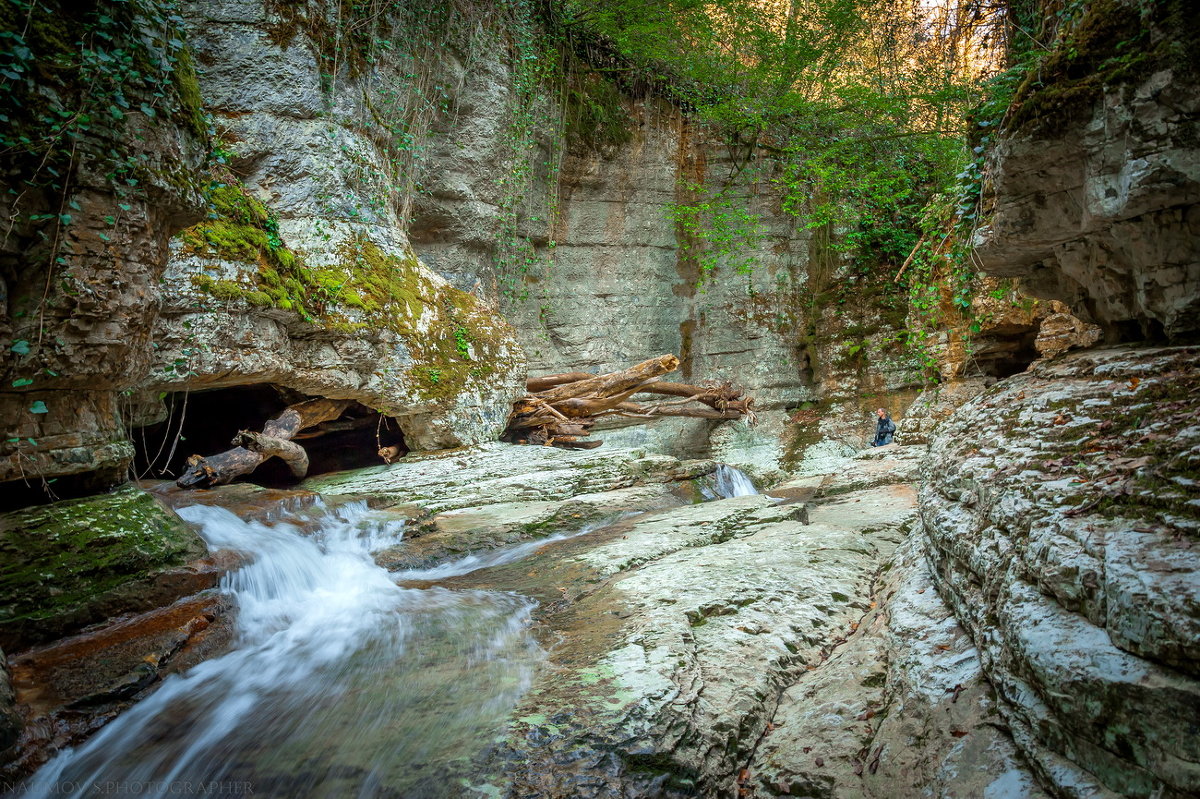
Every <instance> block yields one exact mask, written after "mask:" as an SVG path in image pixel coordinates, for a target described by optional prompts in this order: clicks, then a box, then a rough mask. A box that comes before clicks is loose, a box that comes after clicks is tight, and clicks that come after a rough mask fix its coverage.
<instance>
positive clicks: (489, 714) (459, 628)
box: [23, 465, 757, 797]
mask: <svg viewBox="0 0 1200 799" xmlns="http://www.w3.org/2000/svg"><path fill="white" fill-rule="evenodd" d="M753 493H757V492H756V491H755V489H754V485H753V483H751V482H750V480H749V478H747V477H746V475H744V474H742V473H741V472H739V471H738V470H736V469H733V468H731V467H728V466H724V465H722V466H721V467H720V468H719V469H718V470H717V472H716V473H715V474H714V476H713V483H712V488H711V489H705V494H706V495H707V496H708V498H710V499H716V498H729V497H735V496H744V495H746V494H753ZM281 509H282V511H283V512H282V514H281V515H282V517H283V518H282V519H281V520H279V521H277V522H274V523H272V524H263V523H260V522H248V521H243V520H241V519H239V518H238V517H237V516H235V515H234V514H233V513H231V512H230V511H228V510H225V509H224V508H219V507H207V506H193V507H188V508H184V509H182V510H181V511H180V512H179V513H180V515H181V516H182V517H183V518H184V519H186V520H187V521H189V522H191V523H193V524H195V525H196V526H197V527H198V529H199V530H200V534H201V535H202V536H203V537H204V539H205V541H206V542H207V543H208V546H209V549H210V550H213V551H215V550H218V549H232V550H237V551H240V552H243V553H245V554H246V555H247V556H248V563H247V565H245V566H243V567H242V568H240V569H238V570H237V571H234V572H231V573H229V574H227V575H226V576H225V577H224V578H223V580H222V585H221V587H222V590H223V591H225V592H226V593H228V594H230V595H231V596H232V597H233V598H234V600H235V601H236V604H237V609H238V610H237V620H236V624H237V638H236V640H235V642H234V644H233V646H232V648H231V651H229V652H228V653H227V654H225V655H223V656H221V657H218V658H214V659H212V660H209V661H206V662H203V663H201V664H199V665H197V666H196V667H194V668H192V669H191V670H189V671H187V672H186V673H184V674H181V675H172V676H170V677H168V678H167V679H165V680H164V681H163V683H162V685H161V686H160V687H159V688H158V690H157V691H155V692H154V693H152V694H151V695H150V696H149V697H147V698H146V699H143V700H142V701H140V702H139V703H138V704H136V705H135V706H133V707H132V708H130V709H129V710H127V711H126V712H125V713H123V714H122V715H120V716H118V717H117V718H116V719H115V720H114V721H112V722H111V723H109V724H108V725H107V726H105V727H104V728H103V729H102V730H101V731H100V732H98V733H97V734H96V735H94V736H93V737H92V738H90V739H89V740H88V741H87V742H85V743H84V744H82V745H81V746H79V747H78V748H76V749H68V750H65V751H63V752H62V753H60V754H59V755H58V756H57V757H55V758H54V759H53V760H51V761H50V762H49V763H47V764H46V766H44V767H43V768H42V769H41V770H39V771H38V772H37V773H36V774H35V775H34V776H33V777H32V778H31V779H30V780H29V781H28V783H27V784H26V785H25V786H23V793H24V794H25V795H30V796H62V795H71V794H76V795H78V794H85V793H91V794H98V793H104V794H114V793H136V794H142V795H158V796H164V795H175V794H181V793H182V794H187V793H207V794H214V793H215V794H219V795H251V794H256V795H260V796H264V795H265V796H304V797H347V796H355V797H366V796H392V797H443V796H447V797H448V796H460V795H463V794H464V784H463V776H462V775H464V774H469V773H471V771H472V769H471V763H472V761H474V760H475V759H476V758H478V757H479V756H480V755H481V754H483V753H484V752H485V751H486V750H487V749H488V747H489V745H490V744H492V743H493V742H494V741H495V740H496V739H497V736H498V735H500V734H501V733H502V730H503V725H504V722H505V720H506V717H507V714H508V712H509V710H510V709H511V708H512V707H513V705H514V704H515V703H516V701H517V700H518V699H519V697H520V696H521V694H522V693H524V691H525V690H526V689H527V688H528V686H529V685H530V683H531V681H532V678H533V674H534V672H535V670H536V669H537V667H538V665H539V664H540V663H541V662H542V661H543V659H544V653H543V652H542V650H541V649H540V648H539V647H538V645H537V644H536V642H535V641H534V639H533V637H532V635H531V633H530V630H529V625H530V620H531V613H532V610H533V608H534V602H533V601H532V600H530V599H528V598H526V597H523V596H519V595H516V594H511V593H504V592H500V591H481V590H466V591H462V590H455V591H452V590H448V589H445V588H439V587H433V588H406V587H402V586H401V585H398V584H397V583H398V582H403V581H411V580H440V579H446V578H449V577H454V576H458V575H462V574H467V573H469V572H472V571H475V570H478V569H483V568H488V567H492V566H497V565H500V564H504V563H511V562H514V561H517V560H520V559H522V558H524V557H527V556H528V555H530V554H531V553H533V552H534V551H535V550H537V549H539V548H541V547H543V546H546V545H547V544H549V543H552V542H554V541H558V540H562V539H565V538H570V537H574V536H578V535H584V534H586V533H588V532H590V531H592V530H595V529H596V528H598V527H601V526H604V525H606V524H611V523H612V522H613V521H614V520H615V519H608V520H606V521H604V522H601V523H597V524H594V525H591V526H589V527H585V528H584V529H582V530H580V531H578V532H575V533H560V534H557V535H552V536H548V537H546V538H542V539H539V540H536V541H530V542H526V543H522V544H518V545H516V546H512V547H508V548H505V549H500V550H495V551H492V552H487V553H484V554H478V555H467V556H466V557H463V558H461V559H459V560H456V561H452V562H449V563H445V564H442V565H439V566H436V567H433V568H430V569H423V570H409V571H402V572H396V573H393V574H389V573H388V572H387V571H386V570H384V569H383V568H381V567H379V566H378V565H376V563H375V561H374V560H373V559H372V553H373V552H376V551H379V550H382V549H386V548H389V547H393V546H395V545H397V544H399V543H400V541H401V539H402V538H403V532H404V526H403V522H400V521H397V520H395V518H394V517H391V516H389V515H388V514H386V513H385V512H379V511H371V510H369V509H368V508H367V506H366V503H365V502H354V503H348V504H345V505H341V506H338V507H336V508H329V507H326V506H325V505H324V504H318V505H317V506H316V507H315V508H314V509H311V510H309V511H304V512H300V511H297V510H295V509H292V510H288V509H287V508H286V506H284V505H281ZM313 512H315V513H316V514H317V518H316V520H315V527H314V524H313V522H312V520H311V519H309V520H304V519H302V516H301V513H308V514H311V513H313Z"/></svg>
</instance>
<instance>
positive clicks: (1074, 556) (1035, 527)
mask: <svg viewBox="0 0 1200 799" xmlns="http://www.w3.org/2000/svg"><path fill="white" fill-rule="evenodd" d="M1198 366H1200V353H1198V352H1197V351H1196V350H1195V349H1194V348H1165V349H1133V348H1120V349H1099V350H1093V351H1090V352H1081V353H1072V354H1067V355H1064V356H1061V357H1059V358H1057V359H1055V360H1053V361H1047V362H1041V363H1038V364H1035V365H1034V366H1033V367H1032V368H1031V369H1030V370H1029V371H1028V372H1027V373H1025V374H1021V375H1017V376H1015V377H1012V378H1009V379H1007V380H1005V381H1002V382H1000V383H998V384H996V385H995V386H993V387H992V388H991V389H989V390H988V391H986V392H984V393H982V394H980V395H979V396H977V397H976V398H974V399H973V400H971V401H969V402H968V403H966V404H965V405H963V406H962V407H961V408H959V409H958V410H957V411H956V412H955V413H954V414H953V415H952V416H951V417H950V418H949V419H948V420H946V421H945V422H943V423H942V425H941V427H940V428H939V429H938V431H937V433H936V434H935V436H934V438H933V440H932V442H931V444H930V447H929V453H928V456H927V458H926V460H925V463H924V466H923V485H922V489H921V496H920V507H921V518H922V523H923V529H924V534H925V536H926V539H927V541H928V544H929V551H930V558H931V560H932V562H933V564H934V574H935V579H936V582H937V584H938V587H939V589H940V591H941V592H942V594H943V596H945V597H946V599H947V601H948V603H949V604H950V606H951V607H952V608H953V609H954V612H955V614H956V615H957V617H958V618H959V620H960V622H961V623H962V625H963V626H964V628H965V629H966V630H967V631H968V632H969V633H970V635H971V637H972V639H973V640H974V642H975V644H976V645H977V646H978V647H979V651H980V659H981V663H982V666H983V670H984V672H985V673H986V675H987V677H988V679H989V680H990V681H991V683H992V684H993V685H994V686H995V687H996V690H997V694H998V697H999V703H998V707H999V709H1000V711H1001V714H1002V716H1003V717H1004V718H1005V720H1006V721H1007V722H1008V723H1009V725H1010V726H1011V728H1012V731H1013V736H1014V739H1015V740H1016V742H1017V744H1018V746H1019V748H1020V749H1021V750H1022V752H1023V753H1024V755H1025V756H1026V757H1027V758H1028V759H1029V760H1030V762H1031V763H1032V764H1033V765H1034V766H1035V767H1036V769H1037V771H1038V772H1039V774H1040V776H1041V778H1042V779H1043V780H1044V781H1045V782H1047V783H1048V784H1049V785H1052V786H1054V788H1055V790H1056V791H1058V792H1061V793H1063V794H1064V795H1072V796H1074V795H1089V796H1091V795H1097V796H1109V795H1128V796H1180V797H1182V796H1190V795H1194V794H1195V793H1196V792H1197V791H1198V790H1200V770H1198V769H1197V766H1196V764H1197V762H1200V750H1198V749H1197V741H1198V739H1197V737H1196V735H1195V728H1196V724H1197V722H1198V721H1200V680H1198V679H1197V678H1198V677H1200V672H1198V671H1197V667H1196V664H1197V662H1198V661H1197V655H1198V654H1200V653H1198V652H1197V650H1196V647H1197V642H1198V641H1200V546H1197V539H1196V535H1197V531H1198V530H1200V518H1198V514H1197V508H1196V502H1197V484H1196V481H1195V472H1196V467H1197V465H1198V460H1197V451H1198V450H1197V445H1198V444H1200V427H1197V425H1196V421H1195V420H1196V412H1197V407H1198V404H1197V403H1198V399H1197V398H1200V391H1198V390H1197V389H1198V388H1200V386H1198V385H1197V379H1198V378H1197V375H1200V370H1198V368H1197V367H1198Z"/></svg>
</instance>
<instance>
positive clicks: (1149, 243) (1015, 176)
mask: <svg viewBox="0 0 1200 799" xmlns="http://www.w3.org/2000/svg"><path fill="white" fill-rule="evenodd" d="M1172 8H1175V6H1174V5H1173V4H1166V3H1164V4H1156V5H1155V6H1154V15H1152V16H1151V17H1150V18H1149V19H1147V18H1144V17H1141V16H1139V12H1138V11H1137V8H1136V7H1135V6H1134V5H1133V4H1129V5H1128V6H1126V5H1124V4H1121V3H1114V4H1106V5H1103V6H1096V7H1095V11H1094V13H1092V14H1091V15H1090V17H1085V19H1084V21H1083V22H1082V28H1083V31H1084V33H1081V34H1079V39H1080V40H1081V41H1091V43H1092V44H1091V45H1090V46H1091V47H1094V48H1101V47H1104V46H1105V45H1107V46H1110V47H1111V46H1115V45H1116V44H1117V42H1118V41H1120V40H1121V39H1123V38H1124V39H1131V40H1132V39H1140V40H1141V41H1142V42H1144V44H1142V45H1140V46H1142V47H1145V48H1146V49H1147V50H1150V49H1151V48H1153V50H1154V52H1153V53H1150V54H1147V55H1145V56H1143V57H1142V58H1141V64H1142V65H1143V66H1139V67H1138V68H1136V69H1135V70H1133V74H1132V76H1128V75H1120V76H1119V77H1116V78H1109V77H1108V76H1107V75H1106V74H1098V75H1095V76H1093V75H1091V74H1089V75H1088V76H1087V77H1084V78H1082V79H1081V80H1073V81H1072V80H1068V78H1066V77H1061V76H1060V77H1055V75H1054V73H1053V71H1051V72H1050V74H1048V75H1047V76H1046V77H1045V78H1044V81H1045V83H1046V86H1045V87H1043V88H1041V89H1039V90H1037V91H1036V92H1030V93H1027V96H1023V97H1021V98H1019V99H1020V100H1021V103H1022V105H1023V106H1026V107H1028V108H1029V109H1031V110H1030V111H1029V112H1028V117H1029V119H1028V120H1025V121H1023V122H1022V121H1021V120H1022V117H1021V116H1020V113H1021V112H1020V110H1018V111H1017V112H1016V113H1017V115H1018V116H1017V120H1018V122H1020V124H1017V125H1016V126H1015V129H1013V130H1009V131H1006V132H1003V135H1002V137H1001V138H1000V140H999V143H998V144H997V145H996V148H995V154H994V158H993V164H992V169H991V173H992V175H993V176H994V195H995V213H994V216H993V218H992V221H991V225H990V227H989V228H985V229H984V230H983V231H981V236H980V241H979V242H978V244H979V246H978V247H977V249H976V254H977V255H978V257H979V258H980V260H981V262H982V265H983V268H984V270H985V271H987V272H988V273H990V274H993V275H998V276H1015V277H1020V278H1022V281H1023V282H1024V283H1025V285H1026V286H1027V287H1028V288H1029V289H1030V290H1031V291H1032V292H1034V294H1035V295H1037V296H1042V297H1050V298H1057V299H1060V300H1064V301H1066V302H1067V303H1069V304H1070V305H1071V307H1072V308H1074V309H1075V310H1076V311H1077V312H1081V313H1083V314H1086V315H1087V316H1088V317H1090V319H1091V320H1092V321H1094V322H1096V323H1097V324H1099V325H1101V326H1102V327H1103V328H1104V331H1105V335H1106V337H1107V339H1108V340H1110V341H1114V340H1134V339H1140V338H1146V337H1150V338H1160V339H1161V337H1163V336H1165V337H1167V338H1168V339H1171V340H1180V341H1183V340H1190V339H1194V338H1195V337H1196V335H1197V334H1198V333H1200V245H1198V244H1197V242H1200V209H1198V207H1197V203H1198V202H1200V148H1198V147H1197V145H1196V133H1197V125H1198V121H1197V120H1198V115H1200V96H1198V95H1197V92H1196V91H1195V86H1196V83H1195V66H1194V64H1190V63H1189V59H1194V55H1191V54H1190V53H1189V54H1187V55H1181V54H1180V53H1188V51H1189V48H1192V49H1194V44H1189V43H1185V42H1183V41H1181V40H1182V39H1185V38H1186V37H1188V36H1190V35H1192V34H1191V33H1189V30H1188V28H1189V26H1188V24H1187V23H1186V22H1185V21H1184V20H1185V19H1186V18H1187V14H1188V12H1187V11H1186V10H1184V11H1178V9H1182V8H1183V7H1182V6H1179V7H1178V9H1176V12H1172V13H1181V14H1182V15H1183V16H1182V17H1179V18H1177V19H1176V18H1167V19H1165V20H1164V19H1156V18H1154V16H1155V15H1159V14H1165V13H1168V10H1169V9H1172ZM1105 15H1107V16H1108V17H1109V19H1105V18H1104V17H1105ZM1106 25H1107V26H1116V28H1115V31H1116V32H1113V31H1108V32H1107V35H1103V34H1097V35H1095V36H1094V37H1091V38H1090V39H1089V37H1088V36H1087V33H1086V31H1087V30H1088V28H1089V26H1095V27H1097V28H1101V26H1106ZM1081 46H1083V47H1084V48H1085V50H1086V48H1087V47H1089V45H1086V44H1085V45H1081ZM1080 57H1081V58H1084V59H1089V60H1091V63H1095V64H1097V65H1099V66H1100V67H1109V66H1110V65H1111V64H1115V63H1119V62H1120V60H1122V59H1121V52H1120V50H1119V49H1118V50H1116V51H1113V52H1111V53H1109V52H1098V53H1093V52H1081V53H1080ZM1106 57H1110V58H1109V60H1107V61H1106V60H1105V59H1106ZM1060 63H1061V59H1060ZM1146 63H1150V64H1153V65H1154V68H1153V69H1149V71H1147V68H1146V67H1145V66H1144V64H1146ZM1097 71H1098V72H1099V71H1100V70H1099V69H1098V70H1097ZM1072 96H1076V97H1083V98H1085V99H1086V102H1082V101H1081V102H1082V105H1081V103H1080V102H1075V103H1072V102H1071V97H1072Z"/></svg>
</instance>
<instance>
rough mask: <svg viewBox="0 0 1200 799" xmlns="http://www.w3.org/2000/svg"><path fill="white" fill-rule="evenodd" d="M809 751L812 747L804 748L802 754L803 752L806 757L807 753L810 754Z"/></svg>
mask: <svg viewBox="0 0 1200 799" xmlns="http://www.w3.org/2000/svg"><path fill="white" fill-rule="evenodd" d="M811 751H812V747H811V746H806V747H804V749H803V752H804V754H806V755H807V754H808V753H809V752H811Z"/></svg>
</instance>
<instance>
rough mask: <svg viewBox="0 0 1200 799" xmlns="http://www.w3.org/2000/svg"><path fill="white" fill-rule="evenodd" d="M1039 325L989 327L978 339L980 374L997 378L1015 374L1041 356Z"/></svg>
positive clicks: (976, 351) (977, 360) (977, 355)
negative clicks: (1038, 338)
mask: <svg viewBox="0 0 1200 799" xmlns="http://www.w3.org/2000/svg"><path fill="white" fill-rule="evenodd" d="M1037 336H1038V328H1036V327H1025V326H1022V327H1016V326H1014V327H1012V328H1002V329H998V330H995V331H989V335H988V336H987V337H986V338H982V339H980V340H979V341H978V342H977V343H976V350H975V352H974V353H973V356H974V360H975V365H976V366H977V367H978V369H979V371H980V373H981V374H983V375H985V376H989V377H995V378H997V379H1001V380H1002V379H1004V378H1006V377H1012V376H1013V375H1015V374H1020V373H1021V372H1024V371H1025V370H1026V369H1028V368H1029V365H1030V364H1031V363H1033V362H1034V361H1036V360H1037V359H1038V358H1040V357H1041V353H1040V352H1038V350H1037V346H1036V345H1037Z"/></svg>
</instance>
